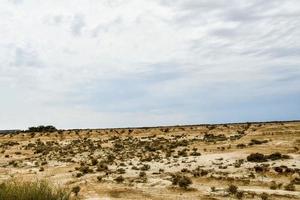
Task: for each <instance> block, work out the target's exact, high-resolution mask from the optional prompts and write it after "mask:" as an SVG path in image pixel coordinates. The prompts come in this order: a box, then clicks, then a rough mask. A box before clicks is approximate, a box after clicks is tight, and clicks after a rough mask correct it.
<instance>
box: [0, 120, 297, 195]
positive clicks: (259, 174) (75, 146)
mask: <svg viewBox="0 0 300 200" xmlns="http://www.w3.org/2000/svg"><path fill="white" fill-rule="evenodd" d="M299 148H300V122H271V123H240V124H220V125H193V126H173V127H153V128H120V129H90V130H89V129H86V130H51V132H47V130H46V131H45V130H43V131H39V130H31V131H26V132H22V131H21V132H17V133H8V134H1V135H0V152H1V154H0V184H1V183H2V184H1V185H0V197H1V192H2V193H3V191H4V189H3V188H4V187H5V184H6V185H7V183H11V181H15V180H18V181H19V180H22V181H26V182H31V181H33V182H34V181H44V180H46V181H47V182H50V183H51V184H54V185H55V186H57V187H60V188H64V191H69V192H70V194H69V195H67V196H68V197H64V198H68V199H90V200H92V199H93V200H96V199H157V200H158V199H164V200H169V199H170V200H171V199H172V200H173V199H203V200H218V199H262V200H267V199H272V200H273V199H275V200H276V199H278V200H279V199H283V200H284V199H300V150H299Z"/></svg>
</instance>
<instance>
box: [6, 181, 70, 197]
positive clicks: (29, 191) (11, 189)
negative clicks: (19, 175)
mask: <svg viewBox="0 0 300 200" xmlns="http://www.w3.org/2000/svg"><path fill="white" fill-rule="evenodd" d="M0 199H5V200H69V199H70V193H69V192H68V191H67V190H65V189H62V188H58V187H54V186H53V185H51V184H49V183H48V182H46V181H35V182H25V181H16V180H11V181H8V182H6V183H2V184H1V185H0Z"/></svg>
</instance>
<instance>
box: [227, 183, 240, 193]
mask: <svg viewBox="0 0 300 200" xmlns="http://www.w3.org/2000/svg"><path fill="white" fill-rule="evenodd" d="M227 192H228V193H229V194H236V193H237V192H238V187H237V186H235V185H229V186H228V188H227Z"/></svg>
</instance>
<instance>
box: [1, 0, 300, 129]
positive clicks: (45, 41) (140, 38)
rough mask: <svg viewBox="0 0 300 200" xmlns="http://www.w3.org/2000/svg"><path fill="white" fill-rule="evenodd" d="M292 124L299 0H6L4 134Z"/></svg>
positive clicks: (298, 72)
mask: <svg viewBox="0 0 300 200" xmlns="http://www.w3.org/2000/svg"><path fill="white" fill-rule="evenodd" d="M296 119H300V1H299V0H288V1H283V0H268V1H267V0H230V1H228V0H151V1H149V0H63V1H62V0H44V1H39V0H1V4H0V129H26V128H27V127H29V126H37V125H48V124H51V125H54V126H56V127H58V128H104V127H132V126H157V125H180V124H200V123H224V122H244V121H272V120H296Z"/></svg>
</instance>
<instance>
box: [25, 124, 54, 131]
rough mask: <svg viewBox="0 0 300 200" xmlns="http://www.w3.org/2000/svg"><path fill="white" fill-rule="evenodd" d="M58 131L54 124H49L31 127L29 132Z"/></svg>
mask: <svg viewBox="0 0 300 200" xmlns="http://www.w3.org/2000/svg"><path fill="white" fill-rule="evenodd" d="M55 131H57V129H56V128H55V127H54V126H52V125H48V126H36V127H34V126H33V127H29V128H28V130H27V132H55Z"/></svg>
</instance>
